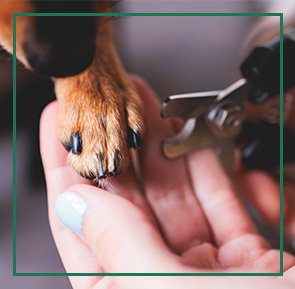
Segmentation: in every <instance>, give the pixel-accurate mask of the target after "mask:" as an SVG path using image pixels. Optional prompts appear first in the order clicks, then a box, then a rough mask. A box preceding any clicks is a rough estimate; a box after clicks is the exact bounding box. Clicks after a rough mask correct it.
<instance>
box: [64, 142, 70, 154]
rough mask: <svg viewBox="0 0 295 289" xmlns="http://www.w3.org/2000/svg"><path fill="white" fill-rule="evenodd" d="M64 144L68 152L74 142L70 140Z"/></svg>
mask: <svg viewBox="0 0 295 289" xmlns="http://www.w3.org/2000/svg"><path fill="white" fill-rule="evenodd" d="M63 146H64V148H65V149H66V150H67V151H68V152H69V151H70V150H71V149H72V144H71V143H70V142H67V143H63Z"/></svg>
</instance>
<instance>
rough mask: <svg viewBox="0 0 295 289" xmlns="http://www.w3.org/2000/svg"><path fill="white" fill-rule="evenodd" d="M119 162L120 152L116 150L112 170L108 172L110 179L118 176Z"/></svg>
mask: <svg viewBox="0 0 295 289" xmlns="http://www.w3.org/2000/svg"><path fill="white" fill-rule="evenodd" d="M119 162H120V151H119V150H116V155H115V160H114V170H113V171H111V172H109V176H110V177H115V176H117V175H119V174H120V172H118V167H119Z"/></svg>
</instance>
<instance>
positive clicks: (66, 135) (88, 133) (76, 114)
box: [56, 79, 144, 180]
mask: <svg viewBox="0 0 295 289" xmlns="http://www.w3.org/2000/svg"><path fill="white" fill-rule="evenodd" d="M78 84H79V85H77V80H75V84H74V85H73V84H71V83H69V79H65V80H58V82H57V84H56V95H57V98H58V102H59V119H58V128H57V135H58V138H59V140H60V141H61V142H62V144H63V145H64V147H65V149H66V150H67V151H68V152H69V154H68V162H69V163H70V164H71V165H72V167H73V168H74V169H75V170H76V171H77V172H78V173H79V174H80V175H81V176H83V177H85V178H88V179H97V180H103V179H105V178H108V177H113V176H116V175H118V174H120V173H121V172H123V171H124V170H125V169H126V168H127V167H128V165H129V163H130V155H129V148H131V147H132V148H134V149H137V148H139V147H140V143H141V137H142V135H143V130H144V126H143V121H142V105H141V101H140V99H139V96H138V95H137V93H136V91H135V89H134V87H133V86H132V85H131V84H129V85H128V87H126V88H124V89H122V87H119V86H117V85H116V84H112V85H106V84H103V83H102V82H101V83H99V85H96V86H94V85H93V83H91V85H89V83H88V82H85V83H84V82H83V83H82V82H78Z"/></svg>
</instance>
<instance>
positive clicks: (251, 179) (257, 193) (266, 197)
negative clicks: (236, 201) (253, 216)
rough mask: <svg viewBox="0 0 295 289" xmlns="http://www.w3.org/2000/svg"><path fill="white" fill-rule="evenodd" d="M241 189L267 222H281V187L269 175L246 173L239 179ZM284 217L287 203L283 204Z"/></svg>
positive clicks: (253, 172) (259, 172)
mask: <svg viewBox="0 0 295 289" xmlns="http://www.w3.org/2000/svg"><path fill="white" fill-rule="evenodd" d="M239 187H240V188H241V192H243V196H244V197H245V199H246V200H247V201H249V202H250V203H252V204H253V205H254V206H255V207H256V208H257V209H258V211H259V213H260V215H261V216H262V217H263V218H264V220H266V221H267V222H270V223H274V224H279V222H280V187H279V184H277V183H276V182H275V180H273V179H272V178H271V177H270V176H269V175H267V174H266V173H264V172H261V171H251V172H246V173H245V174H243V175H242V176H241V178H240V179H239ZM283 208H284V210H283V212H284V214H283V215H284V216H285V215H286V214H285V213H286V211H287V210H286V209H287V203H286V202H284V204H283Z"/></svg>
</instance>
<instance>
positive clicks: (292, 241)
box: [291, 238, 295, 252]
mask: <svg viewBox="0 0 295 289" xmlns="http://www.w3.org/2000/svg"><path fill="white" fill-rule="evenodd" d="M291 246H292V249H293V251H294V252H295V238H292V239H291Z"/></svg>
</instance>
